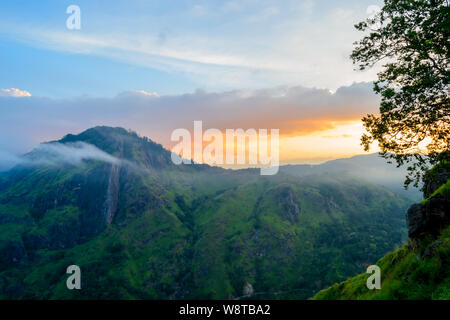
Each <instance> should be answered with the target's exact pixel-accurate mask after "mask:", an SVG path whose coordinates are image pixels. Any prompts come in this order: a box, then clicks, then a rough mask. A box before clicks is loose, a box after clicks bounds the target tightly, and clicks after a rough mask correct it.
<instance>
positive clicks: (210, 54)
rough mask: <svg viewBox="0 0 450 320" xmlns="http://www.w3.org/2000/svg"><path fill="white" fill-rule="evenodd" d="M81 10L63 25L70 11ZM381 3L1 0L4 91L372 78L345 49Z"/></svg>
mask: <svg viewBox="0 0 450 320" xmlns="http://www.w3.org/2000/svg"><path fill="white" fill-rule="evenodd" d="M71 4H75V5H78V6H79V7H80V9H81V30H68V29H67V28H66V19H67V18H68V17H69V14H67V13H66V8H67V7H68V6H69V5H71ZM370 5H380V2H379V1H373V0H370V1H312V0H306V1H265V0H263V1H256V0H255V1H254V0H239V1H238V0H229V1H202V0H195V1H194V0H190V1H140V0H138V1H122V0H119V1H73V0H72V1H17V0H15V1H12V0H6V1H2V4H1V9H0V70H1V71H0V88H18V89H20V90H26V91H27V92H30V93H31V94H32V95H33V96H45V97H54V98H68V97H76V96H83V95H89V96H93V97H113V96H115V95H117V94H119V93H120V92H124V91H130V90H145V91H148V92H157V93H158V94H160V95H167V94H171V95H173V94H182V93H187V92H194V91H195V90H196V89H198V88H200V89H204V90H206V91H208V92H223V91H227V90H255V89H261V88H273V87H277V86H304V87H317V88H327V89H331V90H336V89H337V88H339V87H340V86H345V85H350V84H352V83H353V82H361V81H370V80H372V79H374V75H375V72H374V71H372V72H366V73H360V72H355V71H354V70H353V67H352V64H351V61H350V60H349V58H348V55H349V54H350V52H351V48H352V42H353V41H355V40H357V39H358V38H359V37H360V36H361V35H359V34H358V33H357V32H356V31H355V30H354V29H353V24H354V23H356V22H357V21H359V20H361V19H363V18H365V17H367V8H368V6H370Z"/></svg>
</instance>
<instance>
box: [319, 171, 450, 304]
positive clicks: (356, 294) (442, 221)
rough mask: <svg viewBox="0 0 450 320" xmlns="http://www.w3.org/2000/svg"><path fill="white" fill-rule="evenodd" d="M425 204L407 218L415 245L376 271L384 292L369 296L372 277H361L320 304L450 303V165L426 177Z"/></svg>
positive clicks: (391, 255)
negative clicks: (341, 301)
mask: <svg viewBox="0 0 450 320" xmlns="http://www.w3.org/2000/svg"><path fill="white" fill-rule="evenodd" d="M424 198H425V200H423V201H422V202H420V203H418V204H414V205H412V206H411V207H410V208H409V209H408V212H407V220H408V234H409V237H410V240H409V241H408V243H407V244H405V245H404V246H403V247H401V248H400V249H398V250H396V251H394V252H390V253H388V254H387V255H386V256H384V257H383V258H381V259H380V260H379V261H378V262H377V263H376V265H377V266H378V267H380V271H381V288H380V289H379V290H368V289H367V287H366V281H367V278H368V277H369V274H360V275H358V276H356V277H353V278H349V279H347V280H346V281H344V282H342V283H339V284H335V285H333V286H331V287H330V288H328V289H325V290H322V291H320V292H319V293H318V294H317V295H315V296H314V299H316V300H334V299H344V300H347V299H367V300H372V299H390V300H397V299H420V300H425V299H427V300H428V299H436V300H449V299H450V165H449V163H446V162H443V163H441V164H439V165H437V166H436V167H434V168H433V169H432V170H431V171H430V172H428V173H427V175H426V179H425V184H424Z"/></svg>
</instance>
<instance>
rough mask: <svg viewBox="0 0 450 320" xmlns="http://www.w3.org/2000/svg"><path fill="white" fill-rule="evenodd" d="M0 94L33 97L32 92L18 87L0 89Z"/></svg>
mask: <svg viewBox="0 0 450 320" xmlns="http://www.w3.org/2000/svg"><path fill="white" fill-rule="evenodd" d="M0 96H3V97H14V98H21V97H31V93H29V92H28V91H26V90H20V89H17V88H11V89H0Z"/></svg>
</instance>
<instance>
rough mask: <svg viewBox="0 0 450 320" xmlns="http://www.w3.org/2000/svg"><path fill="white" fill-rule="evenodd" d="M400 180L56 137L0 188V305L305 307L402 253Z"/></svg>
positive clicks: (114, 131) (385, 172) (117, 138)
mask: <svg viewBox="0 0 450 320" xmlns="http://www.w3.org/2000/svg"><path fill="white" fill-rule="evenodd" d="M403 178H404V174H403V172H401V170H399V169H397V168H395V167H394V166H392V165H387V164H385V162H384V160H383V159H380V158H378V157H377V156H375V155H369V156H358V157H353V158H350V159H341V160H335V161H330V162H327V163H324V164H322V165H317V166H309V165H289V166H283V167H282V168H281V170H280V172H279V173H278V174H277V175H275V176H260V175H259V170H255V169H245V170H226V169H222V168H218V167H210V166H207V165H199V164H195V165H179V166H177V165H174V164H173V163H172V162H171V159H170V152H169V151H168V150H166V149H164V148H163V147H162V146H161V145H159V144H157V143H154V142H153V141H151V140H149V139H148V138H144V137H140V136H138V135H137V134H136V133H133V132H130V131H127V130H125V129H122V128H110V127H95V128H92V129H89V130H87V131H85V132H83V133H81V134H78V135H70V134H69V135H67V136H65V137H64V138H63V139H61V140H59V141H54V142H50V143H47V144H43V145H42V146H41V147H39V148H37V149H36V150H34V151H32V152H31V153H29V154H27V155H26V156H24V158H23V161H22V162H21V164H20V165H18V166H16V167H14V168H13V169H11V170H9V171H7V172H4V173H2V174H0V298H3V299H50V298H54V299H196V298H204V299H227V298H234V299H240V298H273V299H279V298H287V299H298V298H299V299H305V298H309V297H311V296H313V295H314V294H315V293H316V292H318V291H319V290H320V289H323V288H325V287H327V286H328V285H330V284H332V283H335V282H337V281H342V280H344V279H346V278H347V277H348V276H350V275H354V274H356V273H358V272H361V271H363V270H364V268H365V265H366V264H370V263H373V262H375V261H377V260H378V259H379V258H380V257H382V256H383V255H384V254H385V253H386V252H388V251H390V250H393V249H394V248H396V247H398V246H400V245H401V244H402V243H404V241H405V240H406V225H405V211H406V209H407V207H408V206H409V205H410V204H411V203H412V202H413V201H412V199H413V198H414V197H415V196H416V195H415V193H416V192H417V190H412V191H408V192H405V191H402V189H401V188H402V183H403ZM69 265H78V266H80V268H81V270H82V289H81V290H68V289H67V288H66V279H67V274H66V268H67V266H69Z"/></svg>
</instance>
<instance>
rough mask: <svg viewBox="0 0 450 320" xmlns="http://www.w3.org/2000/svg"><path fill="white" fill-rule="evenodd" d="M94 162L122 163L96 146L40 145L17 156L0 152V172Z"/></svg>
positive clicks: (79, 144)
mask: <svg viewBox="0 0 450 320" xmlns="http://www.w3.org/2000/svg"><path fill="white" fill-rule="evenodd" d="M88 160H96V161H101V162H106V163H110V164H119V163H121V162H122V161H121V160H120V159H118V158H116V157H113V156H112V155H110V154H108V153H106V152H104V151H102V150H100V149H98V148H97V147H96V146H94V145H91V144H88V143H84V142H75V143H67V144H63V143H57V142H53V143H42V144H40V145H39V146H38V147H37V148H36V149H34V150H33V151H32V152H31V153H29V154H26V155H23V156H18V155H14V154H13V153H11V152H7V151H2V150H0V171H2V170H7V169H10V168H12V167H14V166H16V165H25V166H60V165H64V164H69V165H73V166H80V165H82V164H83V163H84V162H85V161H88Z"/></svg>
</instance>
